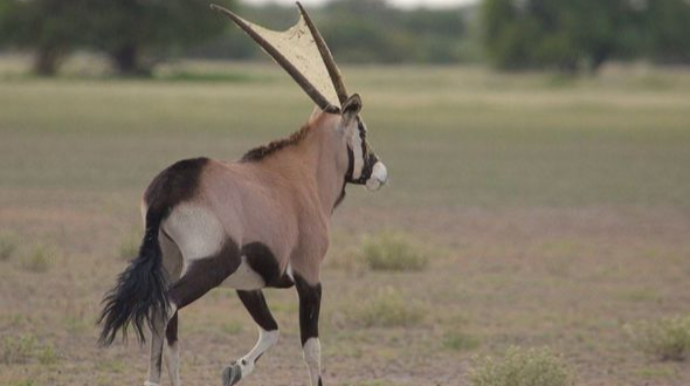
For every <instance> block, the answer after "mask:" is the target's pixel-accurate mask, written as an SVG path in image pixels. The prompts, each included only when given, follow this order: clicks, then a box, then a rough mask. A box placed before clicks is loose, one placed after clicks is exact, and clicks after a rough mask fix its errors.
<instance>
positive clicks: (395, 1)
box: [244, 0, 479, 8]
mask: <svg viewBox="0 0 690 386" xmlns="http://www.w3.org/2000/svg"><path fill="white" fill-rule="evenodd" d="M244 1H245V2H249V3H254V4H256V3H260V4H264V3H278V4H295V0H244ZM327 1H328V0H301V3H302V4H304V5H305V6H308V5H318V4H323V3H325V2H327ZM478 1H479V0H387V2H388V3H389V4H391V5H394V6H397V7H401V8H415V7H420V6H423V7H427V8H444V7H453V6H457V5H465V4H472V3H476V2H478Z"/></svg>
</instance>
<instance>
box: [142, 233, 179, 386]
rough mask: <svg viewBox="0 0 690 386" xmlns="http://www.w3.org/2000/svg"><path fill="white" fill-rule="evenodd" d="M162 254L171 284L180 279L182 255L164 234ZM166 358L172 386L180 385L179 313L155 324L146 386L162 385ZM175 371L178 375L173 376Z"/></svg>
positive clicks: (162, 237) (161, 243)
mask: <svg viewBox="0 0 690 386" xmlns="http://www.w3.org/2000/svg"><path fill="white" fill-rule="evenodd" d="M159 242H160V246H161V252H162V254H163V267H164V269H165V273H166V276H167V278H168V281H169V282H174V281H176V280H177V279H178V278H179V277H180V272H181V270H182V254H181V253H180V250H179V248H177V246H176V245H175V242H174V241H172V240H171V239H170V238H169V237H168V236H166V235H165V234H164V233H161V234H160V236H159ZM171 330H174V336H175V339H174V344H171V340H170V337H171V335H170V331H171ZM164 332H165V334H166V337H167V345H166V346H167V350H164V349H163V345H164V337H163V333H164ZM163 356H165V362H166V367H167V368H168V373H169V374H170V380H171V384H172V386H179V385H180V376H179V373H178V372H177V368H178V361H179V359H178V358H179V350H178V347H177V312H175V313H174V314H173V316H172V318H170V319H168V318H165V320H161V319H159V320H157V321H155V323H154V328H153V330H152V331H151V356H150V362H149V372H148V380H147V381H146V382H144V385H145V386H157V385H159V384H160V378H161V367H162V357H163ZM173 370H174V372H175V373H176V375H175V376H173Z"/></svg>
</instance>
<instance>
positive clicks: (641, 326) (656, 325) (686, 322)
mask: <svg viewBox="0 0 690 386" xmlns="http://www.w3.org/2000/svg"><path fill="white" fill-rule="evenodd" d="M626 329H627V332H628V335H630V337H631V338H632V340H633V343H634V344H635V345H636V346H637V347H638V348H639V349H640V350H642V351H643V352H645V353H646V354H648V355H650V356H652V357H655V358H658V359H659V360H662V361H682V360H685V359H686V358H687V357H688V354H690V317H675V318H666V319H661V320H658V321H655V322H641V323H638V324H637V325H634V326H627V327H626Z"/></svg>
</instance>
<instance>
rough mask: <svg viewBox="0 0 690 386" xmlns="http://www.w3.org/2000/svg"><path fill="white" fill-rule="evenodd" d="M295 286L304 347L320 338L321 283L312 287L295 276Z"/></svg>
mask: <svg viewBox="0 0 690 386" xmlns="http://www.w3.org/2000/svg"><path fill="white" fill-rule="evenodd" d="M295 285H296V286H297V293H298V294H299V304H300V307H299V325H300V336H301V338H302V346H304V344H305V343H306V342H307V340H309V339H310V338H318V336H319V311H320V309H321V283H319V284H317V285H315V286H312V285H310V284H309V283H307V282H306V281H305V280H304V279H302V278H301V277H300V276H299V275H295Z"/></svg>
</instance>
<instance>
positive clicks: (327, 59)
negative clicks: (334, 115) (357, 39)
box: [297, 1, 348, 105]
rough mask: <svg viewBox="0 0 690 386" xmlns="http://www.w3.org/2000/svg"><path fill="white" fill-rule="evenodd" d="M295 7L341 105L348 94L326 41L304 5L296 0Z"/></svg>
mask: <svg viewBox="0 0 690 386" xmlns="http://www.w3.org/2000/svg"><path fill="white" fill-rule="evenodd" d="M297 7H299V11H300V13H301V14H302V17H304V21H305V22H306V23H307V27H309V30H310V31H311V34H312V35H313V36H314V42H315V43H316V46H317V47H318V48H319V53H321V58H323V63H324V64H325V65H326V68H327V69H328V74H329V75H330V76H331V81H333V87H335V92H336V93H337V94H338V100H339V101H340V104H341V105H342V104H343V103H345V101H346V100H347V98H348V95H347V90H346V89H345V83H344V82H343V76H342V74H341V73H340V70H339V69H338V66H337V65H336V64H335V59H334V58H333V54H332V53H331V50H330V49H329V48H328V46H327V45H326V41H325V40H323V36H321V33H320V32H319V30H318V29H317V28H316V25H315V24H314V22H312V21H311V17H309V14H307V11H306V10H305V9H304V7H302V4H301V3H300V2H299V1H298V2H297Z"/></svg>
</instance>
